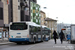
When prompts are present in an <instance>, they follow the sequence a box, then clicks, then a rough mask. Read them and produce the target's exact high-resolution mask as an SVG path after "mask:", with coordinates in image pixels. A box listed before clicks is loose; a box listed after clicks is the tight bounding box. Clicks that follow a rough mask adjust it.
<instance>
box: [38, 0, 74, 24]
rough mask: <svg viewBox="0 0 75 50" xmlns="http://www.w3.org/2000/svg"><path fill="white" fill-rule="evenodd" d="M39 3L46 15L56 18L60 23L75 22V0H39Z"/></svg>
mask: <svg viewBox="0 0 75 50" xmlns="http://www.w3.org/2000/svg"><path fill="white" fill-rule="evenodd" d="M37 3H38V4H39V5H40V6H41V8H40V9H41V10H42V11H44V12H45V13H46V17H49V18H52V19H56V20H58V23H66V24H75V0H37ZM43 7H47V8H46V9H44V8H43ZM56 17H58V18H56Z"/></svg>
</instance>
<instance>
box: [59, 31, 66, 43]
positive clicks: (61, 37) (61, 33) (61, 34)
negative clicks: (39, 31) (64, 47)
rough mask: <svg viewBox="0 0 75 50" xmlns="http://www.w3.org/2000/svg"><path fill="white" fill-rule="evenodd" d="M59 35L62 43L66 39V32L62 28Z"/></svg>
mask: <svg viewBox="0 0 75 50" xmlns="http://www.w3.org/2000/svg"><path fill="white" fill-rule="evenodd" d="M59 37H60V41H61V44H62V43H63V39H64V37H65V36H64V33H63V31H62V30H61V32H60V33H59Z"/></svg>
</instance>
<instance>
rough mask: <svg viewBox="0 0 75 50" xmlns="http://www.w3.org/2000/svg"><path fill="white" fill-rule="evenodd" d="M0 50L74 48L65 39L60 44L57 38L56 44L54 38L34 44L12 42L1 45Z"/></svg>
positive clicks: (68, 49) (59, 49) (63, 49)
mask: <svg viewBox="0 0 75 50" xmlns="http://www.w3.org/2000/svg"><path fill="white" fill-rule="evenodd" d="M0 50H74V44H69V43H68V42H66V41H64V42H63V44H61V43H60V40H59V39H58V40H57V44H54V40H50V41H48V42H41V43H36V44H21V45H17V44H15V43H13V44H8V45H1V46H0Z"/></svg>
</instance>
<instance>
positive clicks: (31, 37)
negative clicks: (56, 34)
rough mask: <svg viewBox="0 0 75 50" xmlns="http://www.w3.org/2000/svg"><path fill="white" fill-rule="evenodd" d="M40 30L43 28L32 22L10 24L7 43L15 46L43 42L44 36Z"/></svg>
mask: <svg viewBox="0 0 75 50" xmlns="http://www.w3.org/2000/svg"><path fill="white" fill-rule="evenodd" d="M42 28H44V27H43V26H41V25H37V24H35V23H34V22H11V23H10V25H9V41H10V42H15V43H17V44H21V43H23V42H33V43H35V42H40V41H44V37H43V35H46V34H45V33H43V31H44V30H43V29H42ZM44 29H45V28H44ZM47 33H48V32H47ZM48 35H49V34H48ZM47 40H49V39H47Z"/></svg>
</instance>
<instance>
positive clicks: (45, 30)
mask: <svg viewBox="0 0 75 50" xmlns="http://www.w3.org/2000/svg"><path fill="white" fill-rule="evenodd" d="M50 32H51V31H50V29H49V28H47V26H42V34H43V35H42V36H43V37H44V38H43V39H44V41H48V40H50Z"/></svg>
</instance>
